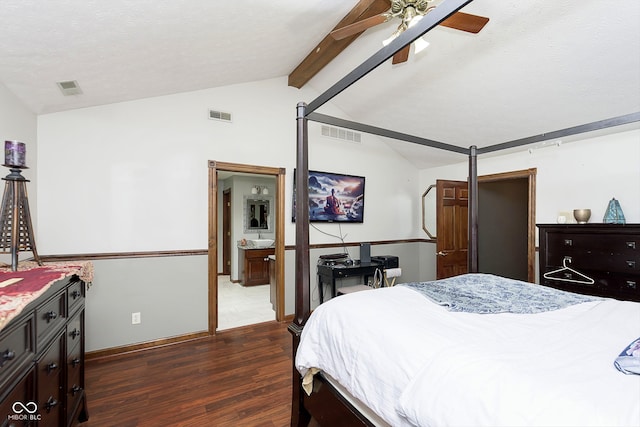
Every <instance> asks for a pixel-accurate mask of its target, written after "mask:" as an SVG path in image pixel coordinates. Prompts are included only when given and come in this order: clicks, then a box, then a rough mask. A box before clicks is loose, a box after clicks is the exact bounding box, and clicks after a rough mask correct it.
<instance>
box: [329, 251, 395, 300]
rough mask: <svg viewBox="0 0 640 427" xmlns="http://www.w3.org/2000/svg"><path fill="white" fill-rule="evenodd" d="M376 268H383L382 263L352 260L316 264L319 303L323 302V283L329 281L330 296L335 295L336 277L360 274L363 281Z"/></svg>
mask: <svg viewBox="0 0 640 427" xmlns="http://www.w3.org/2000/svg"><path fill="white" fill-rule="evenodd" d="M376 269H384V264H383V263H380V262H375V261H371V262H360V261H359V260H354V262H353V264H352V265H345V264H334V265H322V264H318V291H319V293H320V303H321V304H322V303H323V302H324V289H323V288H324V285H325V284H326V283H331V298H333V297H335V296H336V279H342V278H345V277H354V276H360V277H364V281H365V283H366V282H367V279H368V278H369V277H372V276H373V275H374V274H375V272H376Z"/></svg>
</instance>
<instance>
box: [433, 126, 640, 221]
mask: <svg viewBox="0 0 640 427" xmlns="http://www.w3.org/2000/svg"><path fill="white" fill-rule="evenodd" d="M611 131H612V132H614V133H611V134H609V135H605V136H598V137H590V136H589V135H585V136H584V139H581V140H577V141H574V142H568V143H563V144H561V145H559V146H555V145H551V146H548V147H545V148H539V149H533V150H531V152H530V151H529V150H528V149H527V148H523V149H522V150H521V151H518V152H515V153H512V154H508V155H503V156H495V157H482V156H479V157H478V175H488V174H493V173H501V172H509V171H515V170H523V169H528V168H537V177H536V222H537V223H555V222H556V220H557V217H558V214H559V213H560V212H570V213H571V214H572V212H573V209H578V208H590V209H591V212H592V215H591V220H590V222H596V223H597V222H602V220H603V217H604V214H605V210H606V208H607V206H608V204H609V200H611V198H613V197H615V198H616V199H618V200H619V202H620V205H621V207H622V210H623V212H624V214H625V218H626V221H627V222H628V223H639V222H640V130H630V131H623V132H617V133H615V128H612V129H611ZM467 175H468V164H467V163H466V162H464V163H460V164H456V165H453V166H448V167H442V168H434V169H431V170H424V171H421V172H420V182H421V185H422V187H423V188H426V187H427V186H429V185H430V184H433V183H435V180H436V179H452V180H466V177H467ZM571 219H572V220H573V218H571Z"/></svg>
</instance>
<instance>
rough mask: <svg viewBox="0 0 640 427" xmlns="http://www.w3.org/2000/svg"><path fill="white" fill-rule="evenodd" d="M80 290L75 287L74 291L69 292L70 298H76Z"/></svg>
mask: <svg viewBox="0 0 640 427" xmlns="http://www.w3.org/2000/svg"><path fill="white" fill-rule="evenodd" d="M80 295H81V294H80V292H79V291H78V290H77V289H76V290H75V291H73V292H71V298H73V299H76V298H78V297H79V296H80Z"/></svg>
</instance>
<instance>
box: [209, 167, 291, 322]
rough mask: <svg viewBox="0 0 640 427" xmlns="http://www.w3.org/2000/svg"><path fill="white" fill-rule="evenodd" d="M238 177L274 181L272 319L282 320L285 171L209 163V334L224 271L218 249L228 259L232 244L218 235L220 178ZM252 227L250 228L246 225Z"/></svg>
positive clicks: (282, 169) (215, 312) (216, 317)
mask: <svg viewBox="0 0 640 427" xmlns="http://www.w3.org/2000/svg"><path fill="white" fill-rule="evenodd" d="M221 173H222V174H228V173H232V174H239V175H248V176H251V175H261V176H268V177H271V178H274V181H275V192H274V193H275V194H274V196H273V204H274V213H275V215H274V218H273V219H272V220H271V222H270V224H271V226H272V227H273V231H274V236H275V238H274V239H273V240H274V258H275V260H274V261H273V264H272V265H273V270H274V281H275V287H274V288H275V289H274V291H275V292H274V295H273V297H272V301H273V306H274V311H275V319H276V321H282V320H283V319H284V179H285V169H284V168H272V167H264V166H253V165H243V164H236V163H224V162H216V161H209V213H208V217H209V233H208V234H209V244H208V265H209V333H210V334H215V332H216V330H218V329H219V328H218V325H219V322H218V314H219V312H218V310H219V307H218V304H219V294H218V285H219V283H218V282H219V278H220V277H221V276H220V275H219V274H220V273H223V272H225V267H224V266H223V267H222V268H220V260H219V250H222V251H223V252H225V246H226V245H227V244H229V243H230V244H229V247H227V248H226V252H227V256H228V252H230V251H233V250H234V247H235V246H234V244H233V242H227V239H226V238H221V237H222V236H219V234H220V233H221V232H222V229H223V227H224V226H220V223H219V216H220V215H221V212H223V211H222V210H220V206H218V205H219V203H220V202H221V201H222V200H223V199H222V198H221V199H219V197H220V195H219V194H218V192H219V191H221V192H224V189H223V188H221V187H220V185H219V183H220V181H219V175H220V174H221ZM247 227H251V225H247Z"/></svg>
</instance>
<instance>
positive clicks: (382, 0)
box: [289, 0, 389, 89]
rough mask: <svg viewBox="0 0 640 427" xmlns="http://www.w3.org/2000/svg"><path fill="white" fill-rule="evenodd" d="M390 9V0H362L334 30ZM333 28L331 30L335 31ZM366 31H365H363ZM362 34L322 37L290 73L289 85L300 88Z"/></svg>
mask: <svg viewBox="0 0 640 427" xmlns="http://www.w3.org/2000/svg"><path fill="white" fill-rule="evenodd" d="M387 10H389V0H360V1H359V2H358V4H356V5H355V6H354V8H353V9H351V11H350V12H349V13H348V14H347V16H345V17H344V18H343V19H342V20H341V21H340V22H339V23H338V25H336V26H335V27H334V28H333V30H337V29H338V28H342V27H344V26H346V25H350V24H353V23H355V22H358V21H360V20H362V19H365V18H369V17H372V16H375V15H379V14H381V13H384V12H386V11H387ZM333 30H331V31H333ZM363 32H364V31H363ZM360 34H362V33H358V34H355V35H353V36H351V37H347V38H344V39H342V40H335V39H334V38H333V37H331V35H330V34H327V36H326V37H325V38H324V39H322V41H321V42H320V44H318V46H316V47H315V48H314V49H313V50H312V51H311V53H309V55H307V57H306V58H305V59H304V60H303V61H302V62H301V63H300V64H299V65H298V66H297V67H296V69H295V70H293V71H292V72H291V74H289V86H293V87H297V88H298V89H300V88H301V87H302V86H304V85H305V84H306V83H307V82H308V81H309V80H311V78H312V77H313V76H315V75H316V74H317V73H318V72H319V71H320V70H322V69H323V68H324V67H325V66H326V65H327V64H329V63H330V62H331V61H332V60H333V59H335V57H336V56H338V55H339V54H340V53H341V52H342V51H343V50H345V49H346V47H347V46H349V45H350V44H351V43H352V42H353V41H354V40H355V39H357V38H358V37H359V36H360Z"/></svg>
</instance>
